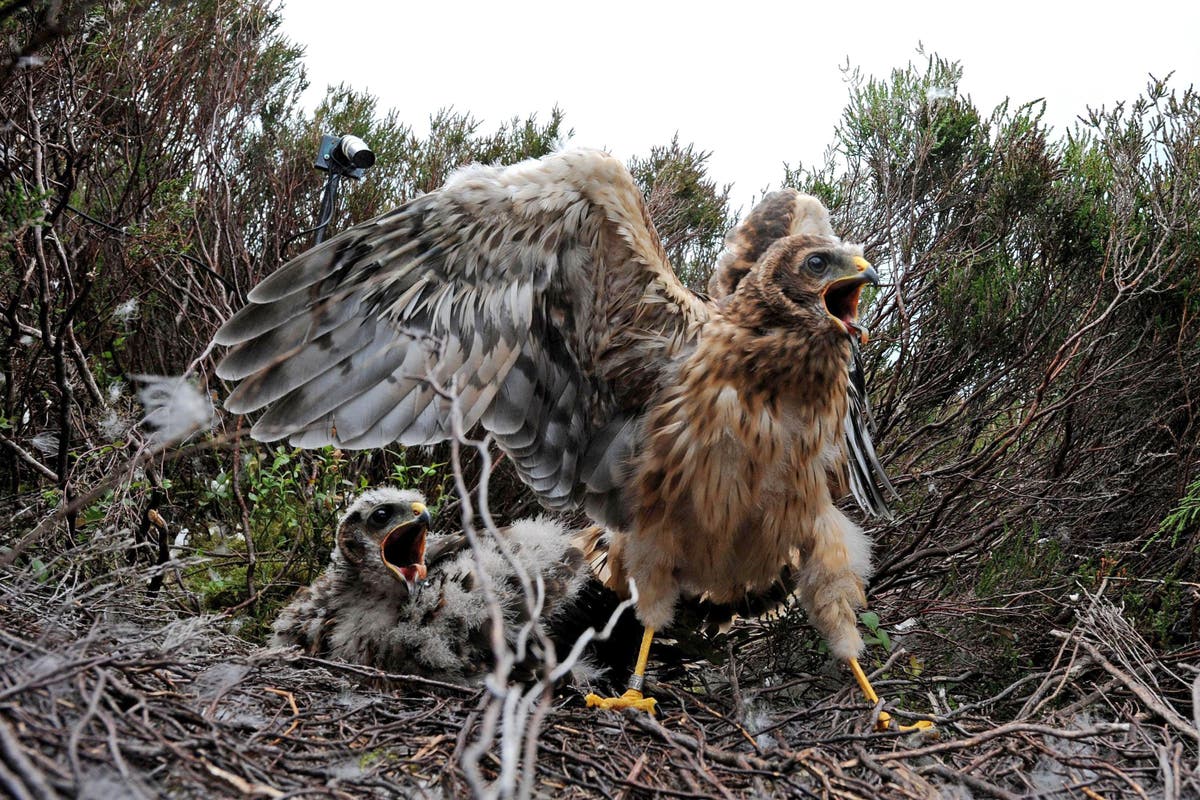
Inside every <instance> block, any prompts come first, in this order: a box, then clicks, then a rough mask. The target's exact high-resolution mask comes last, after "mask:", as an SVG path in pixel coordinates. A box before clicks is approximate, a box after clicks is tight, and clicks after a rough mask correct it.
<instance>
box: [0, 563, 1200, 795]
mask: <svg viewBox="0 0 1200 800" xmlns="http://www.w3.org/2000/svg"><path fill="white" fill-rule="evenodd" d="M78 557H79V558H82V555H80V556H78ZM89 558H90V559H91V560H92V561H93V562H94V553H93V554H90V555H89ZM64 559H65V560H68V561H69V559H66V557H64ZM50 572H53V574H54V575H55V576H56V577H55V579H53V580H50V579H48V578H47V575H48V574H50ZM85 573H86V570H83V569H82V568H80V567H78V566H77V565H76V566H72V565H70V564H55V565H50V566H49V567H46V566H42V567H41V569H40V570H39V571H38V572H34V571H33V570H31V569H30V568H28V567H26V568H24V569H15V568H10V569H8V570H7V571H6V572H4V573H0V615H2V618H3V620H4V624H3V628H2V630H0V664H2V666H0V788H2V789H3V790H4V792H5V793H6V794H7V795H8V796H11V797H15V798H21V799H22V800H23V799H24V798H38V799H39V800H45V799H47V798H57V797H66V796H75V797H96V798H100V797H156V796H162V795H168V796H172V797H197V798H199V797H204V798H210V797H269V798H276V797H292V796H304V797H319V796H328V797H338V798H361V797H364V796H367V797H394V796H397V795H402V796H413V797H460V796H468V795H478V796H549V795H553V796H556V797H562V798H567V797H589V798H590V797H612V798H636V797H687V798H707V797H713V798H717V797H720V798H729V797H744V796H746V797H748V796H755V797H758V796H788V797H797V796H800V797H834V798H854V797H912V798H918V797H919V798H927V797H999V798H1009V797H1029V796H1037V797H1064V798H1066V797H1071V798H1075V797H1087V798H1117V797H1140V798H1149V797H1176V798H1178V797H1185V796H1200V775H1198V773H1197V743H1198V738H1200V737H1198V733H1197V724H1196V720H1195V719H1194V718H1192V716H1191V714H1190V713H1189V712H1185V711H1184V710H1183V709H1184V708H1187V707H1188V706H1189V705H1190V703H1191V702H1192V700H1191V694H1192V693H1193V692H1198V691H1200V682H1198V681H1197V678H1196V675H1195V674H1194V673H1195V671H1194V670H1192V671H1190V672H1187V671H1184V670H1185V669H1186V668H1185V667H1184V666H1183V665H1182V663H1181V659H1178V658H1177V659H1175V660H1174V662H1173V663H1168V662H1167V660H1165V659H1164V658H1162V657H1160V656H1158V655H1156V654H1155V653H1154V652H1153V651H1152V650H1151V649H1150V648H1149V647H1148V646H1147V645H1146V644H1145V642H1144V641H1143V640H1142V639H1141V638H1140V637H1139V636H1138V634H1137V633H1136V632H1135V631H1134V630H1133V628H1132V627H1131V626H1130V625H1129V623H1128V622H1127V621H1126V620H1125V618H1124V616H1123V615H1122V613H1121V611H1120V609H1119V608H1117V607H1115V606H1114V605H1113V604H1111V603H1110V602H1108V601H1107V600H1106V599H1105V597H1104V596H1103V593H1102V592H1099V593H1097V594H1095V595H1087V596H1085V597H1083V598H1082V599H1081V610H1080V611H1079V613H1078V615H1077V624H1076V625H1075V626H1074V627H1073V628H1071V629H1065V630H1061V631H1054V632H1053V634H1052V636H1053V637H1054V641H1056V642H1057V643H1058V645H1059V647H1058V652H1057V656H1056V657H1054V658H1053V661H1052V664H1051V666H1050V668H1048V669H1045V670H1042V671H1039V672H1035V673H1030V674H1026V675H1024V676H1023V677H1022V678H1021V679H1020V680H1017V681H1016V682H1014V683H1012V684H1011V685H1008V686H1004V687H1000V688H999V689H998V690H997V689H996V687H994V686H992V687H989V690H988V691H987V692H986V693H985V692H983V691H979V692H977V693H976V694H978V696H973V694H972V692H973V689H972V687H974V686H984V685H986V681H984V680H982V678H981V675H980V674H979V672H978V671H966V672H963V673H961V674H958V675H938V674H932V673H930V672H925V673H922V674H920V675H914V674H912V671H911V670H906V669H903V665H904V664H905V663H906V662H905V659H906V654H905V651H904V649H903V648H896V649H895V650H893V651H892V653H891V654H890V657H888V658H887V660H886V661H885V662H884V663H882V664H877V666H878V669H876V675H877V677H876V680H877V683H876V686H877V687H878V688H879V690H880V693H881V694H882V695H884V696H886V697H888V698H893V699H896V698H899V699H900V703H899V704H898V705H899V709H898V710H899V712H900V713H899V714H898V715H899V716H900V717H901V718H904V716H905V715H904V714H903V713H902V712H903V711H904V710H905V709H906V708H907V709H908V710H914V709H918V708H921V709H924V710H928V709H930V708H932V709H933V710H934V711H935V712H936V713H934V714H933V715H931V716H932V717H933V718H934V719H935V720H936V721H937V732H938V735H937V737H936V738H934V737H930V736H927V735H920V734H910V735H902V734H897V733H876V732H874V731H873V730H872V727H871V719H872V709H870V708H868V707H867V706H865V705H864V703H863V702H862V700H861V698H860V697H859V696H858V695H857V693H856V692H855V691H853V684H852V681H850V680H849V679H848V677H847V676H846V674H845V673H844V672H843V671H841V670H840V669H837V668H835V667H833V666H831V665H829V664H828V661H827V659H826V658H824V657H822V656H819V654H816V653H813V652H810V653H809V654H808V664H807V666H806V665H805V663H804V660H803V658H801V659H799V660H797V659H796V658H793V657H791V656H788V658H787V659H785V660H787V661H788V663H787V664H786V665H785V664H783V663H781V655H780V653H781V651H782V650H784V649H786V648H783V647H781V642H783V641H784V639H781V638H780V637H790V638H788V639H787V641H794V640H795V638H796V637H795V631H796V628H795V627H792V628H788V627H787V626H786V625H783V624H782V623H781V622H780V621H779V620H766V621H753V622H742V623H739V625H738V626H737V627H736V628H735V630H734V632H733V634H731V635H730V636H729V637H725V638H720V639H717V640H710V641H708V643H707V645H706V646H707V648H708V650H707V652H705V653H699V654H698V655H697V656H695V657H693V658H691V659H690V660H688V662H687V663H677V664H675V665H674V666H675V669H674V670H672V671H670V672H669V673H668V672H666V671H664V672H660V675H661V676H662V679H661V680H660V681H657V682H656V681H653V680H651V681H650V683H649V691H650V693H651V694H653V695H655V696H657V697H658V699H659V700H660V703H661V706H662V711H663V713H662V714H661V715H660V717H659V718H658V719H650V718H648V717H646V716H645V715H644V714H642V713H640V712H632V711H631V712H625V713H624V714H618V713H612V712H596V711H592V710H588V709H585V708H584V707H583V703H582V701H581V700H580V692H579V691H578V689H576V688H573V687H570V688H562V687H559V688H558V689H557V690H555V689H550V688H546V689H544V690H542V689H539V688H538V687H534V689H533V690H531V689H530V688H529V687H528V686H527V685H519V684H512V685H509V684H506V683H503V682H497V681H496V680H492V681H490V682H489V684H488V685H486V686H477V685H458V684H454V683H448V682H444V681H439V680H436V679H434V678H432V677H429V676H415V675H393V674H387V673H383V672H380V671H378V670H375V669H371V668H368V667H363V666H358V665H352V664H342V663H336V662H332V661H325V660H320V659H314V658H308V657H304V656H301V655H298V654H297V653H296V652H294V651H285V650H277V649H276V650H271V649H266V648H262V647H257V646H255V645H253V644H251V643H249V642H247V641H245V640H243V639H241V638H239V637H238V636H236V635H234V634H233V633H231V632H230V622H231V619H230V618H225V617H219V616H187V615H184V614H182V613H180V612H175V611H170V610H166V609H165V606H166V605H167V604H165V603H163V602H162V598H161V597H158V598H152V597H149V596H147V594H146V593H145V591H144V590H141V589H136V588H135V587H144V586H146V585H147V584H148V583H150V582H151V580H152V579H153V577H154V576H153V575H150V574H148V573H146V572H145V571H144V570H135V569H133V568H118V569H108V570H104V571H102V572H101V574H100V575H99V576H98V577H95V578H85V577H84V575H85ZM789 616H790V615H789ZM693 644H694V643H693ZM908 644H909V646H910V647H912V648H913V650H914V651H915V650H917V649H918V648H924V649H933V648H936V647H937V641H936V640H933V639H929V640H921V641H916V640H910V641H909V642H908ZM1191 655H1192V657H1193V658H1194V656H1195V655H1196V654H1195V653H1193V654H1191ZM946 687H952V690H953V691H952V695H953V697H954V698H957V700H956V702H955V703H954V704H953V705H954V707H950V706H951V704H950V703H948V702H947V701H946V700H945V699H944V698H945V689H946Z"/></svg>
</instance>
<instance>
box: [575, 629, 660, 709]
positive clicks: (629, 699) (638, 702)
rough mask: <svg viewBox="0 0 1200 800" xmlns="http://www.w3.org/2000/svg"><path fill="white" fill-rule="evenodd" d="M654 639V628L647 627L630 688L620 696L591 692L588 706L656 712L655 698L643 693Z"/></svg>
mask: <svg viewBox="0 0 1200 800" xmlns="http://www.w3.org/2000/svg"><path fill="white" fill-rule="evenodd" d="M652 641H654V629H653V628H646V632H645V633H644V634H642V647H641V649H640V650H638V657H637V663H636V664H634V666H633V675H632V676H631V677H630V678H629V688H628V689H626V690H625V694H623V695H621V696H620V697H601V696H600V695H598V694H589V695H588V696H587V697H585V698H584V700H585V701H586V702H587V704H588V707H589V708H591V707H592V706H596V707H598V708H638V709H641V710H642V711H645V712H646V713H647V714H653V713H654V702H655V701H654V698H653V697H645V696H643V695H642V687H643V686H644V685H645V683H646V662H647V661H649V660H650V642H652Z"/></svg>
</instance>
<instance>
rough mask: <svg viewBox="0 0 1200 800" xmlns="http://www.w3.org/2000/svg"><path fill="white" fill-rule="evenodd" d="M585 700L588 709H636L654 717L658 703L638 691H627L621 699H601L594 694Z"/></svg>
mask: <svg viewBox="0 0 1200 800" xmlns="http://www.w3.org/2000/svg"><path fill="white" fill-rule="evenodd" d="M583 699H584V701H585V702H587V705H588V708H593V707H595V708H605V709H622V708H636V709H638V710H640V711H645V712H646V713H647V714H650V715H651V716H653V715H654V706H655V703H656V701H655V699H654V698H653V697H645V696H644V695H643V694H642V693H641V692H639V691H638V690H637V689H626V690H625V694H623V695H621V696H620V697H601V696H600V695H598V694H595V693H592V694H588V695H587V696H586V697H584V698H583Z"/></svg>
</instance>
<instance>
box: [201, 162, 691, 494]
mask: <svg viewBox="0 0 1200 800" xmlns="http://www.w3.org/2000/svg"><path fill="white" fill-rule="evenodd" d="M249 299H250V304H249V305H247V306H246V307H245V308H243V309H242V310H241V311H239V312H238V313H237V314H236V315H235V316H234V317H233V318H232V319H231V320H230V321H229V322H227V323H226V324H225V326H224V327H222V328H221V330H220V331H219V332H218V333H217V336H216V342H217V343H218V344H223V345H228V346H230V347H231V350H230V351H229V353H228V354H227V355H226V357H225V359H224V360H223V361H222V362H221V364H220V366H219V367H218V374H219V375H220V376H221V377H224V378H227V379H229V380H238V381H241V382H240V384H239V385H238V386H237V388H236V389H235V390H234V391H233V393H232V394H231V395H230V396H229V398H228V400H227V401H226V407H227V408H229V409H230V410H231V411H235V412H237V413H251V412H255V411H260V410H264V409H265V413H264V414H263V415H262V416H261V417H260V418H259V420H258V421H257V423H256V424H255V425H254V427H253V429H252V434H253V435H254V436H255V437H256V438H259V439H262V440H265V441H274V440H277V439H282V438H288V439H290V441H291V442H292V443H293V444H296V445H300V446H305V447H313V446H321V445H326V444H333V445H338V446H341V447H345V448H366V447H376V446H382V445H385V444H388V443H390V442H400V443H402V444H428V443H433V442H436V441H439V440H441V439H445V438H447V437H448V436H449V435H450V431H451V426H450V424H449V419H450V415H451V413H453V411H454V409H455V408H457V410H458V412H459V413H461V414H462V417H463V424H464V426H465V427H470V426H471V425H473V424H474V423H475V422H477V421H481V422H482V423H483V425H484V426H485V427H486V428H487V429H488V430H490V431H491V432H492V433H493V434H494V435H495V436H496V438H497V441H498V443H499V444H500V446H501V447H502V448H503V449H504V450H505V451H506V452H508V453H509V454H510V455H511V456H512V457H513V461H514V463H515V464H516V466H517V470H518V472H519V473H520V474H521V476H522V478H523V479H524V480H526V482H527V483H529V484H530V486H531V488H533V490H534V491H535V492H536V493H538V494H539V495H540V496H541V497H542V499H543V500H544V501H545V502H546V503H547V504H548V505H550V506H552V507H555V508H562V507H568V506H571V505H576V504H578V503H579V502H581V501H582V500H583V498H584V495H585V494H586V493H587V491H588V489H587V486H586V482H585V479H584V477H583V476H581V474H580V468H581V464H582V463H583V461H584V458H583V454H585V453H589V452H592V453H593V455H592V456H591V458H590V459H588V461H587V469H588V471H589V476H588V477H590V478H593V479H594V478H595V476H599V475H604V476H605V477H604V478H603V480H602V483H604V485H605V486H606V488H605V489H604V491H605V492H611V491H612V490H613V487H612V486H610V484H612V483H613V482H614V480H615V478H614V477H613V476H614V475H616V474H617V472H618V465H616V464H614V463H609V462H608V461H606V459H609V458H622V457H625V456H627V455H628V452H627V450H624V449H622V448H612V447H609V446H607V445H606V446H604V447H601V448H594V447H591V438H592V437H593V436H595V435H597V433H598V432H600V431H603V430H605V427H606V425H608V423H609V422H610V421H611V420H612V419H614V418H620V419H622V420H625V419H630V418H636V417H638V416H639V415H640V414H641V413H642V412H643V411H644V408H643V406H644V404H645V402H646V401H647V400H648V399H649V397H650V395H651V392H650V391H648V389H650V388H651V387H654V386H656V385H657V384H658V383H659V381H660V379H661V374H662V370H663V369H664V368H665V366H666V365H667V363H668V362H669V360H670V359H671V357H673V356H675V355H676V354H677V353H678V352H679V351H680V350H681V348H685V347H688V346H690V343H691V342H693V341H694V339H695V337H696V335H697V334H698V331H699V328H700V326H701V325H702V324H703V323H704V321H706V320H707V318H708V314H709V307H708V306H707V305H706V304H705V302H704V301H703V300H701V299H700V298H698V297H697V296H696V295H694V294H693V293H691V292H689V291H688V290H687V289H686V288H685V287H684V286H683V284H682V283H680V282H679V280H678V279H677V278H676V277H675V274H674V272H672V270H671V267H670V265H669V264H668V263H667V261H666V257H665V254H664V252H663V248H662V245H661V243H660V242H659V240H658V236H657V234H656V233H655V231H654V229H653V226H652V225H651V223H650V222H649V218H648V216H647V214H646V211H645V207H644V205H643V202H642V197H641V193H640V192H639V190H638V189H637V187H636V186H635V184H634V183H633V180H632V178H631V177H630V175H629V173H628V171H627V170H626V169H625V167H624V166H623V165H622V164H621V163H620V162H619V161H617V160H616V159H613V158H612V157H610V156H608V155H606V154H603V153H599V152H594V151H573V152H568V153H562V154H559V155H556V156H551V157H549V158H545V159H542V160H540V161H529V162H523V163H521V164H517V165H514V166H512V167H508V168H503V169H500V168H493V167H482V166H475V167H468V168H466V169H463V170H460V171H459V172H457V173H456V174H455V175H453V176H452V177H451V179H450V180H449V181H448V182H447V184H446V186H445V187H444V188H442V189H440V190H438V191H437V192H433V193H431V194H428V195H424V196H422V197H419V198H417V199H415V200H413V201H411V202H409V203H407V204H405V205H403V206H401V207H400V208H398V209H396V210H395V211H392V212H389V213H387V214H384V215H382V216H380V217H377V218H376V219H374V220H371V221H369V222H366V223H363V224H361V225H357V226H355V227H353V228H351V229H349V230H347V231H345V232H343V233H342V234H340V235H339V236H336V237H334V238H333V239H331V240H329V241H328V242H325V243H324V244H322V245H320V246H318V247H316V248H314V249H313V250H310V251H309V252H307V253H305V254H303V255H301V256H300V257H298V258H296V259H295V260H293V261H292V262H290V263H288V264H286V265H285V266H283V267H282V268H281V269H279V270H278V271H277V272H276V273H275V274H273V275H271V276H270V277H268V278H267V279H266V280H264V281H263V282H262V283H261V284H259V285H258V286H257V287H256V288H255V289H254V290H253V291H252V292H251V293H250V295H249ZM452 397H453V399H452ZM605 435H606V436H607V437H608V440H609V441H608V444H611V439H612V435H611V434H608V433H606V434H605Z"/></svg>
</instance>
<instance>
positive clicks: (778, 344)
mask: <svg viewBox="0 0 1200 800" xmlns="http://www.w3.org/2000/svg"><path fill="white" fill-rule="evenodd" d="M772 322H774V321H771V320H762V321H755V323H756V324H750V325H747V324H745V323H744V322H743V321H740V320H737V319H736V318H730V317H729V316H726V317H724V318H723V319H719V320H715V321H713V322H712V323H710V324H709V325H707V326H706V327H705V331H704V335H703V336H702V338H701V342H700V343H699V347H698V348H697V350H696V352H695V354H694V355H693V357H692V359H691V360H692V363H693V366H699V365H700V364H703V365H704V369H705V370H706V371H712V373H713V374H711V375H710V378H711V379H715V380H716V381H718V382H720V383H727V384H729V385H735V386H738V387H739V391H740V392H745V393H747V394H753V395H759V396H762V397H764V398H771V399H773V400H774V401H775V402H780V401H784V402H787V403H788V404H789V405H796V404H800V405H807V406H813V407H815V409H814V410H825V409H829V408H833V407H841V406H844V405H845V402H846V389H847V380H848V370H847V365H848V364H849V362H850V340H849V338H848V337H847V336H846V335H845V333H843V332H840V331H836V330H832V329H830V328H829V327H828V326H826V325H825V324H824V320H821V321H820V322H821V324H820V326H819V332H818V333H815V334H813V333H811V332H810V331H809V330H806V329H805V327H803V326H802V325H797V324H796V323H795V321H791V322H790V324H786V325H785V324H783V322H782V321H779V322H777V323H776V324H771V323H772ZM763 323H765V324H763Z"/></svg>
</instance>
